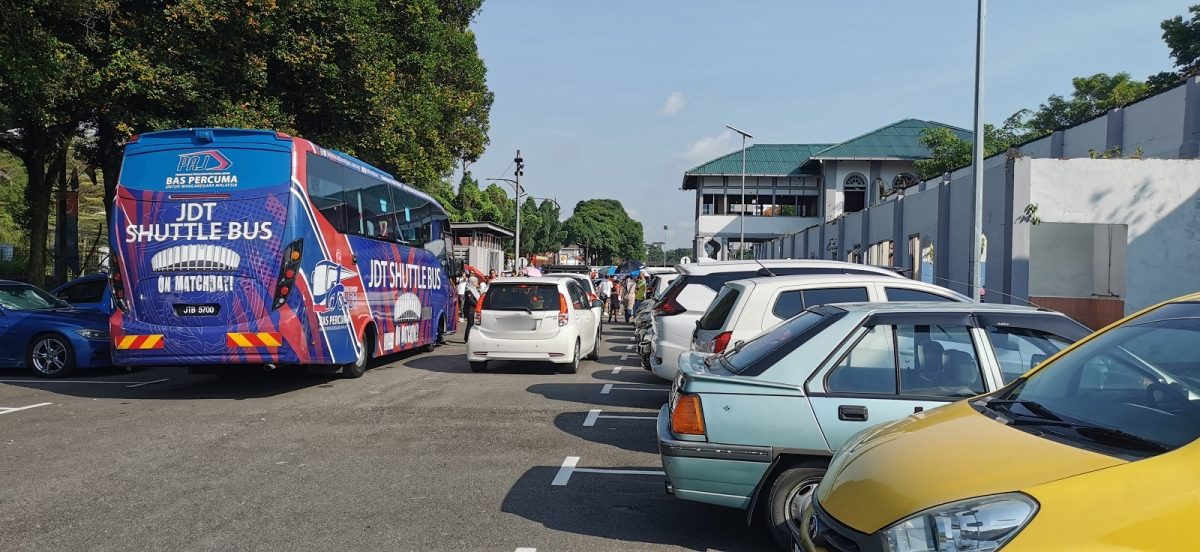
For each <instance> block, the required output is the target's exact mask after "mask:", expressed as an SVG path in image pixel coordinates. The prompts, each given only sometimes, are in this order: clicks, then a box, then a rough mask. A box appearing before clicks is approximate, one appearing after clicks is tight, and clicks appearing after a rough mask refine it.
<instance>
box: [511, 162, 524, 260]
mask: <svg viewBox="0 0 1200 552" xmlns="http://www.w3.org/2000/svg"><path fill="white" fill-rule="evenodd" d="M513 163H516V164H517V170H516V173H515V174H516V178H517V181H516V182H515V183H514V184H513V187H515V188H516V192H514V196H515V197H516V199H515V201H514V203H516V205H517V236H516V241H515V242H514V243H513V270H514V272H515V271H519V270H521V267H520V266H519V265H520V263H521V174H522V173H523V172H524V169H525V160H524V159H521V150H517V156H516V157H515V158H513Z"/></svg>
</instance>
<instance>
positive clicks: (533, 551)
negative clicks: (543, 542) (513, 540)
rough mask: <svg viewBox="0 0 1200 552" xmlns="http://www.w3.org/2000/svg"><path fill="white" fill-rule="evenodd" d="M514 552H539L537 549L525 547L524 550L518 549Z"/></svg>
mask: <svg viewBox="0 0 1200 552" xmlns="http://www.w3.org/2000/svg"><path fill="white" fill-rule="evenodd" d="M513 552H537V549H536V548H528V547H523V548H518V549H516V550H514V551H513Z"/></svg>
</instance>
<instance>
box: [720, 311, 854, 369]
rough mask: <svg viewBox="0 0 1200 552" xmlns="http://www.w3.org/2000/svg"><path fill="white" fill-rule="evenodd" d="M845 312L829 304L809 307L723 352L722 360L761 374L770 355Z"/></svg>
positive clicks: (729, 366) (796, 344)
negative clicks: (813, 307) (833, 308)
mask: <svg viewBox="0 0 1200 552" xmlns="http://www.w3.org/2000/svg"><path fill="white" fill-rule="evenodd" d="M844 313H845V311H841V310H840V309H839V310H831V309H830V308H828V307H819V308H816V309H812V310H806V311H804V312H802V313H800V314H799V315H797V316H795V317H794V318H790V319H788V320H786V321H784V322H782V323H780V324H779V325H778V326H775V327H774V329H771V330H768V331H766V332H764V333H762V334H760V335H759V336H758V337H755V338H754V339H751V340H750V341H747V342H745V343H743V344H741V345H737V346H735V347H734V348H733V349H732V350H731V351H729V352H727V353H724V354H722V355H721V357H720V358H721V364H722V365H724V366H725V368H726V369H727V370H729V371H730V372H733V373H735V374H742V375H747V376H751V375H758V374H761V373H762V372H763V371H764V370H766V369H767V368H769V367H770V365H771V364H772V363H773V362H774V360H771V358H768V357H778V356H781V354H786V353H788V352H790V351H793V350H795V349H796V347H799V346H800V345H801V344H803V343H804V342H805V341H808V338H809V337H811V336H812V335H815V334H816V333H818V332H817V331H816V330H817V329H818V328H819V327H824V325H826V324H828V323H829V322H830V321H831V320H832V319H833V318H834V317H837V316H838V315H839V314H844ZM752 367H753V368H752Z"/></svg>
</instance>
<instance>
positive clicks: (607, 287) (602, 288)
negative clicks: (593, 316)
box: [596, 278, 613, 314]
mask: <svg viewBox="0 0 1200 552" xmlns="http://www.w3.org/2000/svg"><path fill="white" fill-rule="evenodd" d="M612 292H613V283H612V282H611V281H609V279H608V278H605V279H603V280H600V285H598V286H596V293H598V294H600V302H601V303H603V304H604V308H605V309H607V308H608V297H609V296H610V295H612ZM601 314H603V313H601Z"/></svg>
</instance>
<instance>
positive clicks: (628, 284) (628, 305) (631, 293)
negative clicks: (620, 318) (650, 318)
mask: <svg viewBox="0 0 1200 552" xmlns="http://www.w3.org/2000/svg"><path fill="white" fill-rule="evenodd" d="M636 302H637V284H636V283H634V281H633V279H632V278H630V279H628V280H625V323H626V324H628V323H629V319H630V318H631V317H633V305H634V304H635V303H636Z"/></svg>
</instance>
